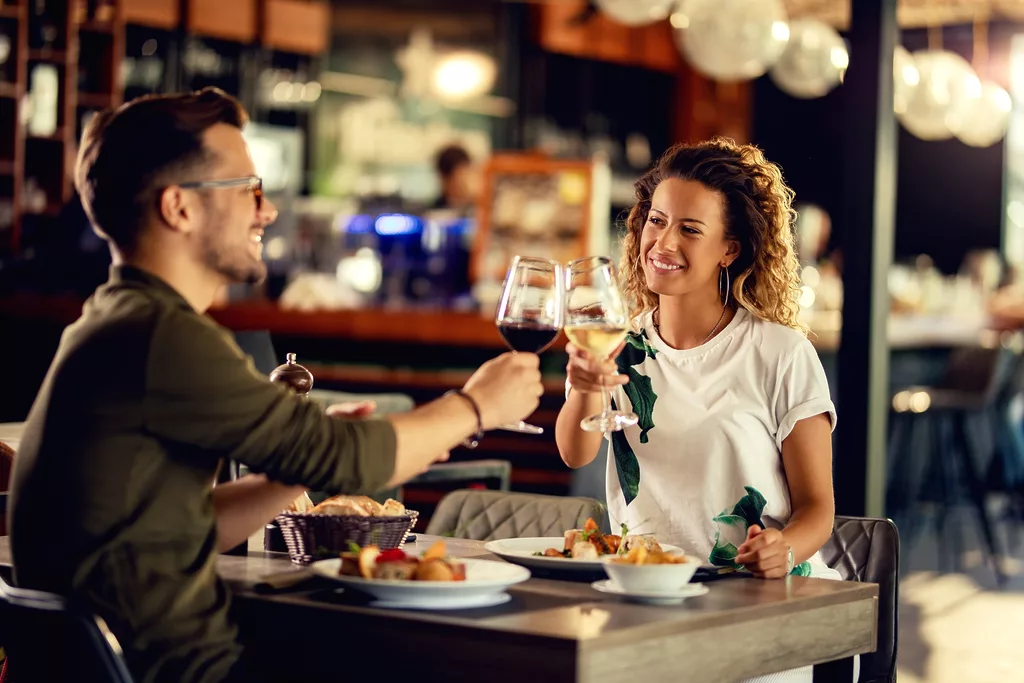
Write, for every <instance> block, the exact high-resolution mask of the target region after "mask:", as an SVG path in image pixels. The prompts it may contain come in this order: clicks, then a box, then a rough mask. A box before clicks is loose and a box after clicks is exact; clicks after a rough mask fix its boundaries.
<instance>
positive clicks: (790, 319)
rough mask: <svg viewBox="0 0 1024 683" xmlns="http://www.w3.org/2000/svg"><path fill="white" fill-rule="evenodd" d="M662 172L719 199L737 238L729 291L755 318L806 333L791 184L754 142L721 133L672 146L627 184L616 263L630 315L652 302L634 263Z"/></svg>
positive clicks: (637, 261)
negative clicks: (631, 199) (631, 193)
mask: <svg viewBox="0 0 1024 683" xmlns="http://www.w3.org/2000/svg"><path fill="white" fill-rule="evenodd" d="M666 178H680V179H682V180H694V181H697V182H699V183H700V184H701V185H703V186H704V187H706V188H708V189H710V190H714V191H716V192H718V193H720V194H721V195H722V197H723V198H724V202H723V207H724V210H725V216H724V219H725V228H726V233H727V235H728V237H729V238H730V239H735V240H737V241H738V242H739V243H740V254H739V256H738V257H737V258H736V260H735V261H733V263H732V264H731V265H730V266H729V276H730V277H729V280H730V282H731V283H732V285H731V287H730V289H731V291H730V298H731V299H732V300H733V301H735V303H736V304H738V305H739V306H742V307H743V308H745V309H747V310H748V311H750V312H751V313H752V314H754V315H755V316H757V317H758V318H760V319H762V320H766V321H768V322H773V323H779V324H781V325H785V326H787V327H791V328H793V329H796V330H800V331H802V332H805V333H806V328H805V327H804V325H803V324H801V323H800V322H799V321H798V319H797V316H798V314H799V312H800V308H799V306H798V304H797V295H798V293H799V289H800V264H799V262H798V261H797V257H796V252H795V248H794V234H793V225H794V220H795V218H796V212H795V211H794V210H793V191H792V190H791V189H790V188H789V187H788V186H787V185H786V184H785V182H783V180H782V170H781V169H780V168H779V167H778V166H777V165H776V164H773V163H771V162H770V161H768V160H767V159H765V157H764V153H763V152H761V150H760V149H758V148H757V147H754V146H753V145H739V144H736V142H734V141H733V140H730V139H728V138H721V137H718V138H714V139H712V140H708V141H706V142H700V143H697V144H679V145H675V146H673V147H672V148H671V149H669V150H668V151H667V152H665V154H663V155H662V157H661V158H660V159H658V161H657V163H656V164H655V165H654V167H653V168H651V170H650V171H648V172H647V173H645V174H644V175H643V176H642V177H641V178H640V179H639V180H637V181H636V183H635V184H634V186H633V187H634V190H635V194H636V200H637V201H636V204H635V205H634V206H633V208H632V209H630V211H629V217H628V218H627V219H626V234H625V237H624V238H623V244H622V263H621V266H620V268H619V270H620V272H621V274H622V278H623V281H624V283H625V292H626V296H627V298H628V299H629V302H630V309H631V314H632V317H633V319H634V320H636V319H637V318H638V317H639V316H641V315H643V314H644V313H647V312H648V311H651V310H654V309H655V308H657V306H658V296H657V295H656V294H655V293H654V292H652V291H651V290H650V289H648V288H647V280H646V278H645V277H644V272H643V267H642V266H641V264H640V235H641V234H642V233H643V229H644V225H645V224H646V223H647V214H648V212H649V211H650V209H651V197H652V196H653V195H654V188H656V187H657V186H658V184H659V183H661V181H662V180H665V179H666Z"/></svg>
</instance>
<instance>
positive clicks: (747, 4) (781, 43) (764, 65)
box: [672, 0, 790, 81]
mask: <svg viewBox="0 0 1024 683" xmlns="http://www.w3.org/2000/svg"><path fill="white" fill-rule="evenodd" d="M786 19H787V15H786V8H785V6H784V5H783V4H782V0H682V1H681V2H680V3H679V5H678V9H677V10H676V12H675V13H674V14H673V15H672V26H673V28H674V29H675V31H674V33H675V36H676V43H677V45H678V46H679V48H680V50H681V51H682V53H683V56H685V57H686V59H687V61H689V62H690V64H692V65H693V67H694V68H695V69H697V71H699V72H701V73H702V74H704V75H705V76H709V77H711V78H714V79H716V80H719V81H745V80H752V79H754V78H758V77H759V76H762V75H764V73H765V72H766V71H768V69H770V68H771V67H772V66H774V65H775V63H776V62H777V61H778V60H779V57H781V56H782V53H783V51H784V50H785V49H786V44H787V43H788V42H789V34H790V31H789V24H788V23H787V22H786Z"/></svg>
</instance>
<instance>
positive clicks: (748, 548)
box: [736, 413, 836, 578]
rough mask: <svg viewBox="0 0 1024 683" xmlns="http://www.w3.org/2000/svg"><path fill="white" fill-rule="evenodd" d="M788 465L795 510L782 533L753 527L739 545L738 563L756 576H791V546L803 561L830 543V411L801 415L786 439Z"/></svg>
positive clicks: (832, 509)
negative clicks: (788, 571) (809, 415)
mask: <svg viewBox="0 0 1024 683" xmlns="http://www.w3.org/2000/svg"><path fill="white" fill-rule="evenodd" d="M782 464H783V467H784V468H785V471H786V481H787V482H788V483H789V497H790V502H791V505H792V508H793V514H792V515H791V516H790V518H789V524H787V525H786V528H785V529H783V530H782V531H781V532H780V531H778V530H775V529H768V530H761V529H760V528H759V527H751V530H750V533H749V534H748V536H747V541H746V542H745V543H743V545H741V546H740V547H739V548H738V549H737V550H738V554H737V555H736V562H738V563H739V564H743V565H746V566H747V568H748V569H750V570H751V571H752V572H753V573H754V574H755V575H757V576H762V577H764V578H780V577H782V576H785V575H786V560H787V554H788V553H787V551H788V549H789V548H790V547H792V548H793V555H794V558H795V561H796V562H795V563H796V564H800V563H801V562H804V561H805V560H807V559H808V558H810V557H811V556H812V555H814V553H816V552H818V550H820V549H821V546H823V545H825V541H827V540H828V537H829V536H830V535H831V534H832V525H833V523H834V522H835V514H836V508H835V494H834V492H833V490H832V430H831V422H830V419H829V416H828V414H826V413H822V414H820V415H815V416H814V417H809V418H806V419H803V420H800V421H799V422H797V423H796V424H795V425H794V426H793V431H792V432H790V434H789V436H787V437H786V439H785V441H783V442H782Z"/></svg>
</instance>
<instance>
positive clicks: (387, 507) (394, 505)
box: [381, 498, 406, 517]
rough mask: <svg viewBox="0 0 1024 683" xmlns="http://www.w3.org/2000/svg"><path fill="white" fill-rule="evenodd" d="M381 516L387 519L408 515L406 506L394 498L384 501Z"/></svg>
mask: <svg viewBox="0 0 1024 683" xmlns="http://www.w3.org/2000/svg"><path fill="white" fill-rule="evenodd" d="M381 514H382V515H384V516H386V517H399V516H401V515H404V514H406V510H405V506H404V505H402V504H401V503H399V502H398V501H397V500H395V499H394V498H388V499H387V500H386V501H384V509H383V510H382V511H381Z"/></svg>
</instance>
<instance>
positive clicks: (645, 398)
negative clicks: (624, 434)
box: [622, 367, 658, 443]
mask: <svg viewBox="0 0 1024 683" xmlns="http://www.w3.org/2000/svg"><path fill="white" fill-rule="evenodd" d="M626 376H627V377H629V384H627V385H625V386H624V387H622V390H623V391H624V392H625V393H626V396H627V397H628V398H629V402H630V403H632V404H633V412H634V413H636V416H637V418H639V420H638V422H637V426H638V427H640V443H647V439H648V436H647V432H649V431H651V430H652V429H654V402H655V401H657V400H658V395H657V394H656V393H654V387H652V386H651V378H650V377H647V376H646V375H641V374H640V373H639V372H637V371H636V370H634V369H633V368H629V367H627V368H626Z"/></svg>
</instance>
